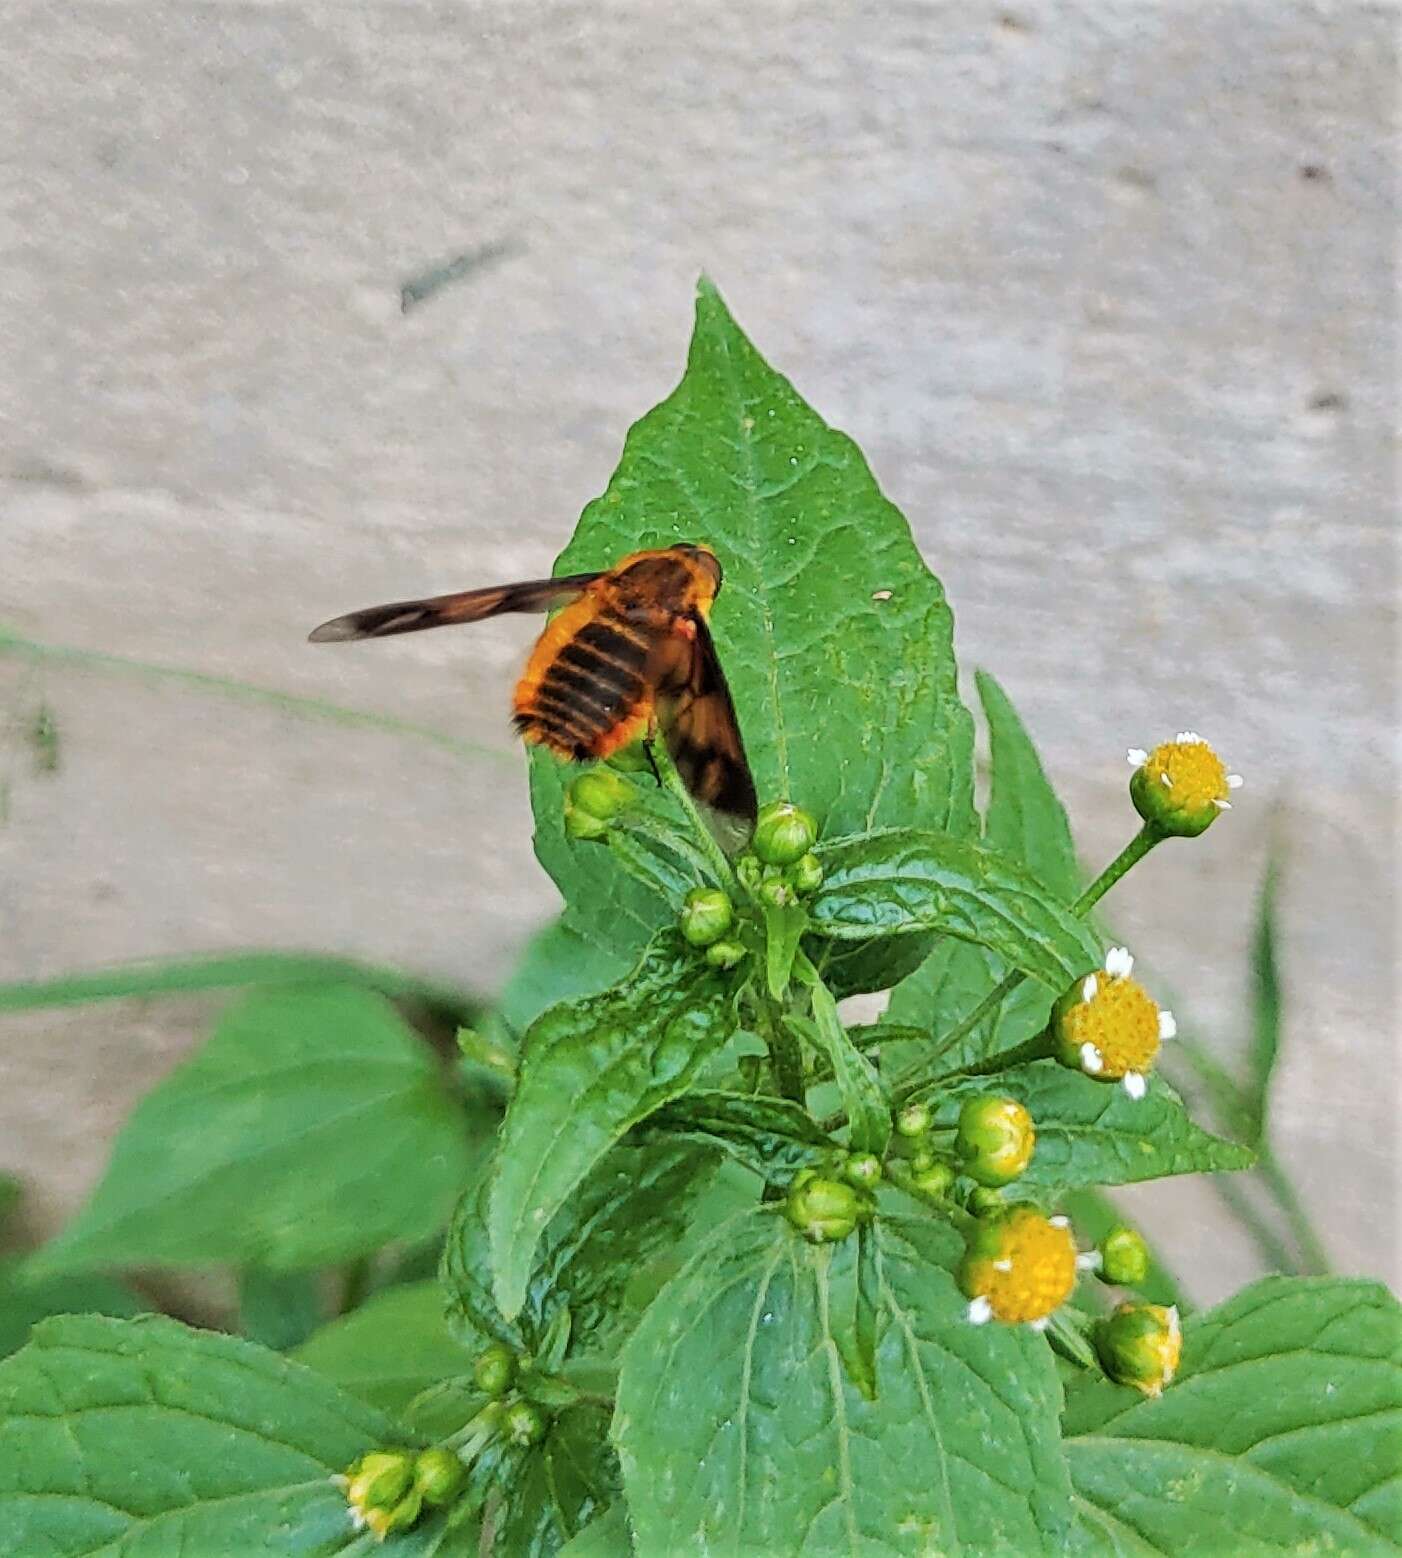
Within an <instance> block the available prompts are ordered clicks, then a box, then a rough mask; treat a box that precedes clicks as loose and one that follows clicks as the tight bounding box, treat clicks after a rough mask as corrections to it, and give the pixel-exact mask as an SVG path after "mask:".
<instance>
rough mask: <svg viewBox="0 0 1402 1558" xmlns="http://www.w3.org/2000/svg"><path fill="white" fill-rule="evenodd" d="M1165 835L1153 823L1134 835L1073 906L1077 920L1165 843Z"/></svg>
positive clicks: (1145, 825) (1147, 823)
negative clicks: (1154, 849)
mask: <svg viewBox="0 0 1402 1558" xmlns="http://www.w3.org/2000/svg"><path fill="white" fill-rule="evenodd" d="M1163 839H1164V835H1163V834H1162V833H1160V832H1159V830H1158V829H1157V828H1156V827H1155V826H1154V825H1153V823H1151V822H1146V823H1145V824H1144V826H1143V827H1142V828H1140V830H1139V831H1138V833H1136V834H1135V835H1134V837H1133V838H1132V839H1131V840H1130V841H1129V843H1128V844H1126V845H1125V847H1124V848H1123V849H1122V850H1121V851H1120V852H1119V854H1118V855H1116V856H1115V858H1114V859H1113V860H1112V861H1111V862H1110V864H1109V865H1108V866H1106V867H1105V869H1104V870H1103V871H1102V872H1101V873H1100V875H1099V876H1098V877H1096V879H1095V880H1094V881H1093V882H1092V883H1091V884H1090V886H1089V887H1088V888H1086V890H1085V892H1083V893H1082V894H1081V896H1080V897H1079V898H1078V899H1077V900H1076V901H1075V903H1073V904H1072V905H1071V912H1072V914H1074V915H1075V916H1076V918H1077V919H1083V918H1084V917H1085V916H1086V915H1087V914H1088V913H1089V912H1090V910H1092V909H1093V908H1094V907H1095V906H1096V904H1098V903H1099V902H1100V900H1101V899H1102V898H1103V897H1104V896H1105V894H1106V893H1108V892H1109V891H1110V889H1111V888H1112V887H1113V886H1114V885H1115V883H1116V882H1118V881H1119V879H1120V878H1121V877H1122V876H1123V875H1124V874H1125V872H1126V871H1128V870H1129V869H1130V867H1131V866H1137V865H1138V864H1139V862H1140V861H1141V860H1142V859H1143V858H1144V857H1145V855H1147V854H1148V853H1149V851H1150V850H1151V849H1153V847H1154V846H1155V845H1156V844H1160V843H1162V842H1163Z"/></svg>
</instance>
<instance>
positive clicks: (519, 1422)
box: [502, 1401, 546, 1449]
mask: <svg viewBox="0 0 1402 1558" xmlns="http://www.w3.org/2000/svg"><path fill="white" fill-rule="evenodd" d="M502 1427H503V1429H504V1430H505V1431H506V1437H507V1438H508V1439H510V1441H511V1442H512V1444H515V1445H520V1446H521V1448H522V1449H524V1448H525V1447H526V1446H527V1445H531V1444H539V1443H540V1441H541V1440H542V1439H543V1438H544V1437H545V1429H546V1422H545V1418H544V1417H543V1416H542V1415H541V1413H539V1412H538V1411H537V1410H536V1409H535V1408H534V1407H533V1406H532V1405H531V1404H530V1402H529V1401H513V1402H512V1403H511V1405H510V1406H509V1407H507V1409H506V1416H505V1417H503V1418H502Z"/></svg>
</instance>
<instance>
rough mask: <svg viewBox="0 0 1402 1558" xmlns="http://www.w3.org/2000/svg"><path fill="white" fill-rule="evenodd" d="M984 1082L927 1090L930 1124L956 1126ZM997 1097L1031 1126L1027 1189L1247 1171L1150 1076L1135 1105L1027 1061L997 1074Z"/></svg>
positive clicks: (962, 1081) (1240, 1150)
mask: <svg viewBox="0 0 1402 1558" xmlns="http://www.w3.org/2000/svg"><path fill="white" fill-rule="evenodd" d="M989 1086H990V1085H989V1083H988V1081H987V1080H986V1079H985V1078H982V1077H951V1078H950V1079H949V1081H948V1082H946V1083H943V1084H940V1085H939V1086H938V1088H937V1089H929V1090H927V1091H928V1092H929V1094H930V1102H931V1103H936V1102H937V1103H938V1108H937V1109H936V1111H935V1122H936V1124H940V1125H954V1124H955V1123H956V1122H957V1120H958V1117H959V1108H960V1105H961V1104H962V1102H963V1100H964V1099H965V1098H967V1097H969V1096H971V1095H972V1094H975V1093H986V1092H988V1091H989ZM997 1091H998V1092H1000V1093H1006V1094H1007V1095H1008V1096H1009V1097H1010V1098H1015V1099H1017V1101H1018V1102H1019V1103H1020V1104H1021V1105H1022V1106H1023V1107H1024V1108H1025V1109H1026V1110H1027V1111H1028V1113H1029V1114H1030V1115H1031V1116H1032V1118H1033V1119H1034V1120H1035V1121H1036V1122H1037V1147H1036V1150H1035V1152H1034V1153H1033V1154H1032V1162H1031V1164H1030V1165H1029V1166H1028V1169H1027V1172H1026V1173H1025V1174H1024V1175H1023V1177H1022V1178H1021V1179H1020V1180H1019V1181H1018V1184H1019V1185H1020V1186H1025V1187H1027V1188H1028V1189H1031V1188H1032V1187H1034V1186H1036V1187H1038V1188H1041V1189H1046V1190H1049V1191H1055V1190H1070V1189H1079V1188H1081V1187H1082V1186H1086V1185H1129V1184H1134V1183H1135V1182H1136V1181H1138V1180H1142V1179H1161V1178H1163V1177H1164V1176H1165V1175H1168V1174H1205V1173H1210V1172H1212V1171H1214V1170H1217V1169H1243V1168H1249V1167H1250V1166H1251V1163H1252V1154H1251V1151H1250V1149H1249V1148H1247V1147H1242V1146H1239V1145H1238V1144H1237V1143H1236V1142H1232V1141H1224V1140H1223V1139H1222V1138H1221V1137H1220V1136H1213V1135H1211V1134H1210V1133H1209V1132H1207V1131H1205V1130H1203V1129H1202V1128H1201V1127H1200V1126H1197V1125H1194V1124H1193V1122H1192V1120H1190V1119H1189V1118H1188V1114H1187V1111H1186V1110H1185V1109H1184V1108H1183V1104H1182V1101H1181V1100H1180V1099H1179V1097H1178V1095H1177V1094H1176V1093H1175V1092H1174V1091H1173V1089H1172V1088H1171V1087H1169V1085H1168V1083H1167V1082H1163V1081H1160V1080H1159V1078H1157V1077H1154V1078H1153V1079H1152V1080H1151V1082H1150V1084H1149V1091H1148V1094H1147V1096H1146V1097H1144V1098H1142V1099H1140V1100H1138V1101H1136V1100H1134V1099H1132V1098H1130V1097H1129V1095H1128V1094H1127V1093H1126V1092H1125V1090H1124V1089H1123V1088H1122V1087H1119V1086H1116V1085H1115V1084H1113V1083H1109V1082H1096V1081H1094V1080H1092V1079H1091V1078H1090V1077H1087V1076H1083V1075H1082V1074H1081V1073H1080V1072H1079V1071H1068V1070H1067V1069H1066V1068H1065V1067H1064V1066H1061V1065H1059V1064H1058V1063H1057V1062H1056V1061H1054V1060H1038V1061H1033V1062H1032V1064H1031V1065H1026V1066H1017V1067H1015V1068H1014V1069H1012V1070H1010V1071H1003V1072H1000V1073H999V1075H998V1083H997Z"/></svg>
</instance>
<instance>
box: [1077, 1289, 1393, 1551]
mask: <svg viewBox="0 0 1402 1558" xmlns="http://www.w3.org/2000/svg"><path fill="white" fill-rule="evenodd" d="M1400 1342H1402V1316H1400V1314H1399V1310H1398V1306H1397V1303H1396V1301H1395V1300H1394V1299H1393V1298H1392V1297H1391V1295H1389V1294H1388V1293H1387V1291H1386V1290H1385V1289H1383V1288H1382V1287H1380V1286H1378V1285H1376V1284H1374V1283H1369V1282H1351V1281H1341V1280H1338V1279H1331V1278H1308V1279H1301V1278H1290V1277H1268V1278H1267V1279H1266V1280H1265V1281H1264V1282H1257V1283H1255V1284H1253V1285H1252V1286H1251V1287H1249V1288H1247V1289H1245V1291H1243V1292H1241V1293H1239V1294H1237V1295H1236V1297H1235V1298H1232V1299H1230V1300H1228V1302H1227V1303H1225V1304H1222V1305H1220V1306H1219V1307H1218V1308H1216V1309H1212V1310H1209V1311H1208V1312H1207V1313H1205V1314H1203V1315H1199V1316H1195V1317H1193V1318H1191V1319H1190V1320H1188V1322H1187V1324H1186V1326H1185V1334H1184V1345H1183V1363H1182V1368H1181V1370H1180V1373H1179V1377H1178V1381H1177V1383H1176V1384H1173V1385H1171V1386H1170V1387H1169V1388H1168V1390H1167V1391H1166V1392H1165V1393H1164V1394H1163V1395H1162V1396H1161V1397H1159V1398H1158V1399H1157V1400H1148V1399H1146V1398H1144V1397H1143V1396H1140V1395H1139V1394H1138V1393H1137V1392H1135V1391H1132V1390H1129V1389H1127V1388H1125V1387H1122V1386H1118V1385H1111V1384H1110V1383H1109V1382H1108V1381H1104V1380H1101V1381H1091V1380H1088V1379H1087V1380H1084V1381H1080V1382H1078V1383H1077V1384H1076V1385H1075V1387H1074V1388H1072V1389H1071V1390H1070V1391H1069V1392H1068V1394H1067V1405H1066V1433H1067V1436H1068V1439H1067V1444H1066V1451H1067V1456H1068V1459H1069V1463H1070V1467H1071V1476H1072V1479H1073V1481H1074V1483H1075V1486H1076V1491H1077V1493H1078V1494H1079V1496H1080V1499H1081V1500H1082V1501H1083V1503H1084V1505H1085V1506H1086V1508H1087V1511H1088V1514H1089V1519H1088V1520H1087V1521H1085V1522H1083V1528H1082V1547H1081V1549H1080V1550H1082V1551H1087V1552H1097V1553H1099V1552H1104V1553H1111V1552H1132V1553H1167V1554H1173V1553H1182V1554H1198V1553H1217V1552H1221V1553H1228V1552H1229V1553H1233V1554H1237V1553H1264V1552H1293V1553H1299V1552H1338V1553H1384V1552H1387V1553H1395V1552H1398V1551H1402V1498H1399V1488H1402V1483H1400V1482H1399V1479H1398V1475H1397V1470H1398V1467H1399V1465H1402V1349H1400V1348H1399V1343H1400Z"/></svg>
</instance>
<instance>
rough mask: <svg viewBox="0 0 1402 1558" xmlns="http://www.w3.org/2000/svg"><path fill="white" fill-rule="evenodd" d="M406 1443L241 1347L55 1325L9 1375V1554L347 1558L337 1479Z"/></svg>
mask: <svg viewBox="0 0 1402 1558" xmlns="http://www.w3.org/2000/svg"><path fill="white" fill-rule="evenodd" d="M396 1433H397V1430H396V1429H395V1427H394V1425H393V1424H392V1423H391V1422H390V1421H389V1420H388V1419H387V1418H384V1417H382V1416H381V1415H380V1414H379V1413H378V1412H376V1411H374V1410H373V1409H372V1408H370V1407H367V1406H365V1405H363V1404H362V1403H361V1402H359V1401H356V1400H354V1399H353V1398H351V1397H350V1396H347V1395H344V1394H342V1393H341V1392H340V1391H339V1390H337V1389H336V1388H335V1387H334V1386H332V1385H330V1384H328V1383H326V1382H324V1381H323V1380H321V1379H320V1378H318V1376H317V1375H315V1374H313V1373H312V1372H311V1371H310V1370H309V1369H304V1368H301V1367H299V1366H298V1365H297V1364H293V1363H287V1362H285V1361H284V1360H283V1359H281V1358H279V1357H278V1356H277V1355H276V1354H274V1353H269V1352H265V1351H263V1349H261V1348H259V1347H256V1346H254V1345H252V1344H251V1343H249V1342H243V1341H239V1340H237V1339H235V1338H234V1337H228V1336H216V1335H214V1334H213V1333H211V1332H205V1331H192V1330H190V1329H188V1328H187V1327H186V1326H183V1325H178V1324H176V1322H174V1321H173V1320H165V1319H157V1318H152V1317H147V1318H145V1319H141V1320H110V1319H101V1318H98V1317H96V1316H91V1315H84V1316H67V1317H64V1318H62V1319H57V1320H46V1321H44V1322H43V1323H42V1324H41V1325H39V1326H37V1327H36V1328H35V1332H34V1336H33V1340H32V1341H31V1342H30V1344H29V1346H28V1347H26V1348H25V1349H24V1350H23V1351H22V1352H19V1353H17V1354H15V1356H14V1357H12V1358H9V1359H7V1360H6V1361H5V1362H4V1363H3V1364H0V1552H6V1553H16V1554H18V1553H40V1552H42V1553H51V1554H55V1555H59V1554H72V1555H74V1558H77V1555H78V1554H87V1553H93V1552H97V1551H99V1550H108V1551H116V1550H118V1548H119V1547H120V1548H122V1549H124V1550H127V1551H132V1552H135V1551H138V1550H140V1551H144V1552H151V1553H157V1552H165V1553H173V1552H190V1553H201V1552H203V1553H213V1552H221V1553H238V1554H240V1555H245V1554H248V1555H252V1554H257V1553H267V1554H269V1555H272V1554H279V1555H280V1554H284V1553H287V1552H291V1551H295V1552H305V1553H332V1552H338V1551H340V1550H341V1549H342V1548H343V1547H344V1546H345V1545H346V1544H347V1542H348V1541H349V1539H350V1536H351V1529H350V1523H349V1520H348V1517H347V1510H346V1501H345V1497H344V1495H343V1494H342V1493H341V1492H340V1491H339V1490H338V1489H337V1488H336V1487H335V1486H334V1484H333V1483H332V1482H331V1477H332V1475H333V1473H336V1472H339V1471H341V1470H342V1469H343V1468H344V1467H345V1466H346V1465H347V1464H348V1463H349V1462H350V1461H351V1460H353V1459H354V1458H355V1457H356V1456H357V1455H359V1454H360V1453H362V1452H363V1451H365V1450H368V1449H370V1448H372V1447H373V1446H375V1445H377V1444H380V1443H387V1442H390V1441H392V1440H393V1439H394V1438H395V1436H396Z"/></svg>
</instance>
